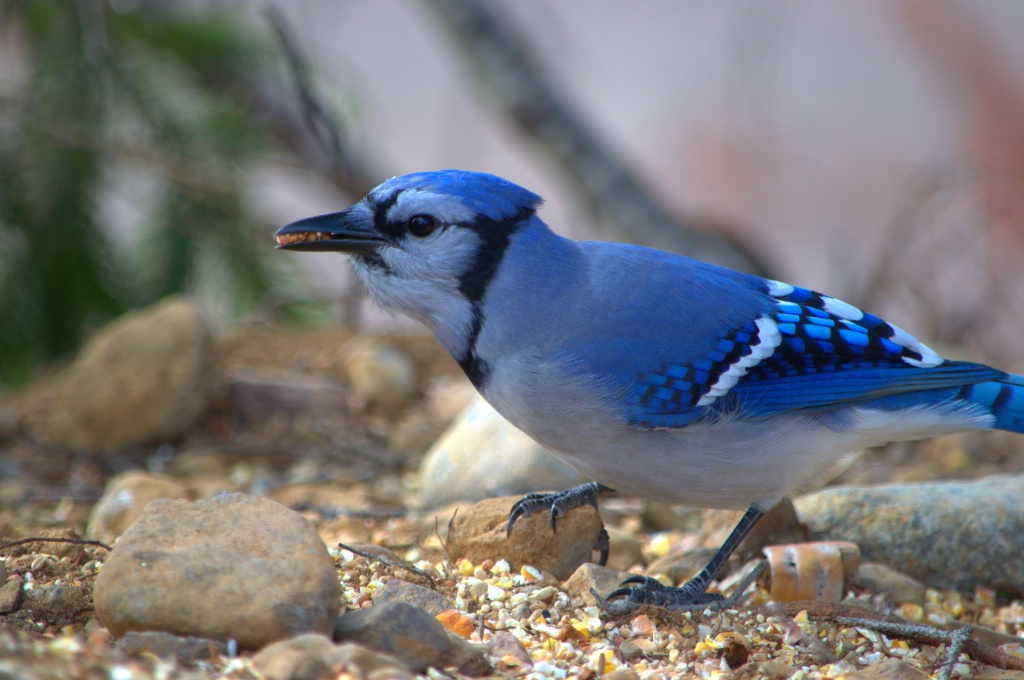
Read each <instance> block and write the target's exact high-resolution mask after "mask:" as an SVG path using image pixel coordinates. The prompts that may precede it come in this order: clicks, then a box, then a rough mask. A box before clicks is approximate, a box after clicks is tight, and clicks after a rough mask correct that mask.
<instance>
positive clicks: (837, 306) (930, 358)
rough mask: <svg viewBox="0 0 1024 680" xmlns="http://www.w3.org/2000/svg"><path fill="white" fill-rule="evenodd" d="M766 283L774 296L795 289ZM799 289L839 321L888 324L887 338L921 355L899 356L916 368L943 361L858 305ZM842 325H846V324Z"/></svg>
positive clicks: (937, 364) (782, 284)
mask: <svg viewBox="0 0 1024 680" xmlns="http://www.w3.org/2000/svg"><path fill="white" fill-rule="evenodd" d="M766 285H767V287H768V294H769V295H771V296H772V297H774V298H784V297H787V296H789V295H792V294H793V293H794V292H795V291H796V287H795V286H791V285H790V284H788V283H783V282H782V281H774V280H771V279H768V280H766ZM801 290H802V291H803V292H804V293H806V294H808V295H810V296H813V297H814V298H817V299H819V300H820V301H821V308H822V309H824V310H825V311H826V312H828V313H829V314H832V315H833V316H836V317H838V318H839V319H840V321H841V322H856V321H861V320H863V319H864V318H865V316H867V317H868V318H870V319H872V320H873V322H880V324H881V325H882V326H888V327H889V328H890V329H892V335H891V336H889V338H888V339H889V340H890V341H891V342H894V343H896V344H897V345H899V346H900V347H905V348H907V349H909V350H910V351H911V352H914V353H915V354H920V355H921V358H920V359H915V358H913V357H906V356H905V357H901V358H902V359H903V361H905V362H906V363H908V364H910V365H911V366H916V367H917V368H932V367H934V366H939V365H940V364H942V363H943V362H944V361H945V359H943V358H942V357H940V356H939V355H938V354H936V353H935V351H934V350H933V349H931V348H930V347H928V346H927V345H925V344H924V343H923V342H921V341H920V340H918V339H917V338H915V337H914V336H913V335H911V334H910V333H908V332H906V331H905V330H903V329H902V328H900V327H899V326H896V325H894V324H891V323H889V322H887V321H882V320H881V319H879V318H878V317H874V316H871V315H865V314H864V312H863V311H861V310H860V309H859V308H858V307H855V306H853V305H851V304H850V303H849V302H843V301H842V300H840V299H838V298H834V297H829V296H828V295H822V294H820V293H813V292H811V291H808V290H804V289H801ZM780 304H781V301H780ZM790 304H799V303H790ZM844 325H847V326H848V324H844ZM848 327H849V326H848ZM730 387H731V386H730Z"/></svg>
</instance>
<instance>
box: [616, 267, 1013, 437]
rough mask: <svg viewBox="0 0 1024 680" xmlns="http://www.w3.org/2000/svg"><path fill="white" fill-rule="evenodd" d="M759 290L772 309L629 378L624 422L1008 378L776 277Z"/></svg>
mask: <svg viewBox="0 0 1024 680" xmlns="http://www.w3.org/2000/svg"><path fill="white" fill-rule="evenodd" d="M763 287H764V289H763V293H764V295H766V296H768V297H770V298H771V299H773V300H774V302H775V304H774V305H773V306H772V308H771V309H770V311H768V312H766V313H765V314H764V315H762V316H761V317H759V318H757V319H751V320H750V321H749V322H748V323H746V324H743V325H741V326H739V327H734V328H731V329H728V330H727V331H725V332H724V333H722V334H721V336H720V337H718V338H717V340H716V342H715V343H714V346H713V348H712V349H711V351H709V352H707V353H706V354H705V356H703V357H701V358H700V359H698V360H692V359H691V360H690V361H688V362H686V363H679V364H675V363H671V362H666V363H664V364H663V365H661V366H659V367H658V368H657V369H656V370H654V371H651V372H647V373H643V374H641V375H635V374H634V375H633V376H631V377H630V380H631V386H630V388H629V390H628V394H627V396H626V402H627V409H628V413H629V417H630V420H631V422H633V423H634V424H636V425H638V426H641V427H669V428H670V427H681V426H684V425H687V424H689V423H692V422H695V421H697V420H699V419H701V418H703V417H706V416H711V415H717V414H721V413H724V412H738V413H740V414H741V415H742V416H744V417H748V418H756V417H762V416H771V415H776V414H780V413H784V412H790V411H805V412H806V411H820V410H825V409H831V408H836V407H840V406H843V405H848V404H852V403H856V402H863V401H868V400H872V399H878V398H882V397H888V396H892V395H899V394H905V393H908V392H915V391H919V390H932V389H939V388H948V387H959V386H964V385H971V384H974V383H978V382H981V381H986V380H999V379H1001V378H1004V377H1005V376H1006V374H1005V373H1003V372H1001V371H998V370H996V369H993V368H990V367H988V366H983V365H981V364H973V363H968V362H957V361H945V360H943V359H941V358H940V357H939V356H938V355H936V354H935V353H934V352H933V351H932V350H930V349H929V348H927V347H926V346H924V345H923V344H921V343H920V342H918V341H917V340H916V339H914V338H913V337H912V336H910V335H909V334H908V333H906V332H905V331H903V330H901V329H899V328H898V327H896V326H893V325H891V324H889V323H886V322H885V321H883V320H882V319H880V318H879V317H877V316H874V315H871V314H867V313H864V312H862V311H861V310H859V309H857V308H856V307H853V306H852V305H849V304H847V303H844V302H841V301H839V300H836V299H835V298H831V297H828V296H825V295H821V294H820V293H815V292H813V291H810V290H807V289H805V288H797V287H794V286H790V285H788V284H782V283H778V282H774V281H766V282H764V284H763ZM623 377H625V376H623Z"/></svg>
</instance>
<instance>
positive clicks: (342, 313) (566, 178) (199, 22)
mask: <svg viewBox="0 0 1024 680" xmlns="http://www.w3.org/2000/svg"><path fill="white" fill-rule="evenodd" d="M1022 29H1024V4H1021V3H1007V2H1001V1H998V0H974V1H970V2H968V1H963V2H952V1H931V2H915V1H901V2H882V1H878V2H833V3H827V4H821V3H813V2H805V1H795V2H786V3H756V4H751V3H746V2H739V1H736V2H732V1H727V2H722V1H719V0H715V1H706V2H687V3H676V2H668V1H667V0H658V1H650V2H644V3H630V4H628V5H624V4H622V3H619V2H612V1H610V0H585V1H584V0H578V1H577V0H559V1H558V2H554V1H550V0H533V1H532V2H528V3H519V2H510V1H500V2H499V1H495V2H487V3H479V4H478V3H473V2H468V1H466V0H459V1H456V0H419V1H414V0H382V1H379V2H349V1H336V2H325V1H323V0H292V1H291V2H287V3H278V4H274V3H265V2H261V3H253V2H242V1H228V0H219V1H208V2H206V1H201V0H192V1H187V2H186V1H180V2H179V1H171V0H159V1H158V0H110V1H109V2H101V1H99V0H78V1H77V2H71V1H68V2H59V3H46V2H32V3H27V2H21V1H20V0H7V1H4V2H0V130H2V133H0V356H2V357H3V360H2V361H0V390H3V389H11V388H15V387H17V386H19V385H23V384H24V383H25V382H26V381H28V380H29V379H30V378H31V377H32V376H33V375H35V374H36V373H37V371H38V370H39V367H40V366H43V365H45V364H46V363H47V362H50V361H53V360H54V359H60V358H62V357H67V356H69V355H70V354H72V353H73V352H74V351H75V350H76V349H77V348H78V347H79V346H80V344H81V343H82V342H83V341H84V340H86V339H87V338H88V337H90V335H91V334H92V333H93V332H94V331H95V330H96V329H97V328H99V327H100V326H101V325H102V324H103V323H105V322H107V321H109V320H110V319H112V318H114V317H116V316H117V315H119V314H121V313H123V312H125V311H127V310H130V309H135V308H139V307H143V306H146V305H148V304H150V303H152V302H154V301H156V300H158V299H160V298H162V297H164V296H166V295H168V294H170V293H177V292H185V293H188V294H190V295H192V296H194V297H196V298H197V299H199V300H200V301H201V304H202V306H203V308H204V310H205V311H206V317H207V319H209V320H210V321H212V322H214V323H215V324H228V323H231V322H232V321H233V320H236V319H239V318H254V317H255V318H263V319H272V320H293V321H305V322H310V323H333V322H337V321H339V320H353V318H355V317H358V318H360V319H362V320H365V321H366V322H367V323H372V324H386V323H393V322H392V321H391V320H387V319H379V318H377V316H376V315H375V314H374V313H373V312H372V311H370V310H368V309H366V308H364V305H363V304H362V303H361V302H360V301H359V300H360V298H359V296H358V292H357V291H356V292H355V294H354V296H353V292H352V291H351V290H350V288H351V281H350V279H349V277H348V271H347V265H346V264H345V263H344V261H343V260H342V258H339V257H336V256H319V255H318V256H312V255H308V254H303V255H293V254H286V253H280V252H276V251H275V250H274V249H273V241H272V239H271V235H272V234H273V232H274V230H275V229H276V228H277V227H279V226H281V225H283V224H285V223H287V222H289V221H292V220H295V219H298V218H301V217H305V216H309V215H312V214H317V213H320V212H326V211H333V210H337V209H339V208H341V207H344V206H346V205H347V204H349V203H350V202H351V201H353V200H354V199H356V198H358V197H359V196H360V195H361V194H362V193H363V192H365V191H366V190H367V189H369V188H370V187H372V186H374V185H375V184H377V183H378V182H379V181H381V180H383V179H386V178H387V177H390V176H392V175H396V174H402V173H405V172H409V171H415V170H426V169H438V168H445V167H458V168H465V169H472V170H483V171H488V172H492V173H495V174H498V175H502V176H505V177H507V178H509V179H512V180H513V181H516V182H517V183H520V184H522V185H524V186H527V187H528V188H530V189H532V190H535V191H537V192H538V193H540V194H542V195H544V196H545V197H546V199H547V205H546V207H545V208H544V209H543V212H542V215H543V217H544V218H545V219H546V220H547V221H548V223H549V224H551V225H552V227H553V228H555V229H556V230H557V231H559V232H561V233H564V234H568V235H571V236H573V237H577V238H602V239H614V240H632V241H637V242H641V243H651V244H655V245H659V246H662V247H671V248H675V249H677V250H681V251H684V252H688V253H690V254H696V255H698V256H701V257H706V258H708V259H715V260H717V261H720V262H726V263H729V264H732V265H736V266H742V267H746V268H748V269H753V270H756V271H759V272H761V273H765V274H769V275H771V276H774V277H777V278H781V279H784V280H788V281H792V282H795V283H799V284H801V285H806V286H809V287H813V288H816V289H819V290H823V291H827V292H829V293H832V294H835V295H837V296H840V297H843V298H845V299H846V300H848V301H851V302H853V303H855V304H858V305H861V306H863V307H866V308H869V309H871V310H873V311H875V312H877V313H880V314H882V315H886V316H887V317H889V318H890V319H892V320H894V321H895V322H896V323H899V324H900V325H902V326H904V327H906V328H908V329H911V330H912V331H913V332H914V333H915V334H917V335H918V336H920V337H922V338H925V339H927V340H929V341H931V342H933V343H936V344H938V345H940V346H942V347H943V348H944V349H946V348H951V349H947V351H951V352H952V353H954V354H959V355H967V356H972V357H974V358H979V359H984V360H986V361H989V362H992V363H996V364H997V365H1000V366H1001V367H1005V368H1008V369H1014V368H1016V369H1017V370H1021V369H1024V353H1022V352H1021V349H1020V342H1019V337H1020V332H1021V323H1022V321H1021V320H1022V319H1024V295H1021V294H1019V293H1018V291H1022V290H1024V285H1022V284H1024V266H1022V265H1024V41H1022V40H1020V36H1021V31H1022Z"/></svg>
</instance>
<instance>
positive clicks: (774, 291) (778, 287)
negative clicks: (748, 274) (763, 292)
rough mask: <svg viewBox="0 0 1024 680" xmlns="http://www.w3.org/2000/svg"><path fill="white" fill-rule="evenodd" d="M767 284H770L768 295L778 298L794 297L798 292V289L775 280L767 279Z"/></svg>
mask: <svg viewBox="0 0 1024 680" xmlns="http://www.w3.org/2000/svg"><path fill="white" fill-rule="evenodd" d="M765 283H767V284H768V294H769V295H771V296H772V297H776V298H780V297H786V296H787V295H792V293H793V291H794V290H796V288H794V287H793V286H791V285H789V284H788V283H783V282H782V281H776V280H775V279H765Z"/></svg>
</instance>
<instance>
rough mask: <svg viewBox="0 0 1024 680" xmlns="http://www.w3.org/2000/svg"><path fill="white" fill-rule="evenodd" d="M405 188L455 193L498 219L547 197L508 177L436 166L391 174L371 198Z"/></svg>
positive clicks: (472, 207) (377, 199)
mask: <svg viewBox="0 0 1024 680" xmlns="http://www.w3.org/2000/svg"><path fill="white" fill-rule="evenodd" d="M406 189H418V190H420V191H429V192H431V193H435V194H446V195H450V196H456V197H458V198H459V200H460V201H461V202H462V203H464V204H465V205H466V206H467V207H469V209H470V210H472V211H473V212H474V213H475V214H477V215H484V216H486V217H488V218H490V219H492V220H496V221H497V220H502V219H506V218H509V217H512V216H514V215H516V214H518V213H521V212H523V211H524V210H536V209H537V207H538V206H540V204H541V203H542V202H543V200H544V199H542V198H541V197H540V196H538V195H537V194H535V193H533V192H532V191H527V190H526V189H524V188H522V187H521V186H519V185H518V184H513V183H512V182H509V181H508V180H507V179H502V178H501V177H497V176H496V175H489V174H487V173H485V172H470V171H468V170H435V171H432V172H414V173H411V174H408V175H401V176H399V177H392V178H391V179H389V180H388V181H386V182H384V183H383V184H381V185H380V186H378V187H377V188H376V189H374V190H373V191H372V192H370V195H369V199H370V200H371V201H373V202H374V203H378V204H379V203H381V202H384V201H386V200H387V199H388V198H389V197H391V196H394V195H395V194H397V193H398V192H400V191H405V190H406Z"/></svg>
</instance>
